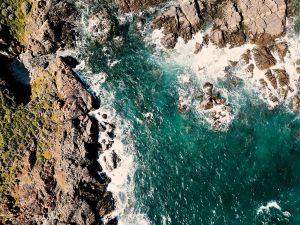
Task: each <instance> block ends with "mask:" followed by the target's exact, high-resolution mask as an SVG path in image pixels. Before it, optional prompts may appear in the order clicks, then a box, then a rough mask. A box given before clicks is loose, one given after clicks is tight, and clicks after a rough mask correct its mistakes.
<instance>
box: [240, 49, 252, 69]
mask: <svg viewBox="0 0 300 225" xmlns="http://www.w3.org/2000/svg"><path fill="white" fill-rule="evenodd" d="M250 59H251V52H250V50H247V52H246V53H244V54H242V55H241V57H240V64H241V65H243V66H244V65H247V64H249V62H250Z"/></svg>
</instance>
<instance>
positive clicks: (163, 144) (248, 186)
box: [88, 28, 300, 225]
mask: <svg viewBox="0 0 300 225" xmlns="http://www.w3.org/2000/svg"><path fill="white" fill-rule="evenodd" d="M133 33H134V32H133V31H132V30H130V28H129V30H125V31H124V34H125V35H126V38H125V45H124V46H123V47H122V48H120V49H117V48H113V47H108V48H107V50H105V51H103V46H100V45H98V44H95V43H93V42H92V43H90V46H89V49H88V54H89V59H90V65H91V66H92V70H93V72H94V73H95V74H97V73H100V72H105V73H107V75H108V77H107V81H106V83H105V84H104V85H103V87H102V88H104V89H105V90H107V91H109V92H113V93H114V95H115V97H114V100H113V102H111V104H112V105H113V107H114V108H115V109H116V111H117V113H118V114H119V115H120V116H121V117H122V118H124V119H125V120H128V121H130V122H131V124H132V130H131V132H132V135H129V134H128V138H132V139H134V141H135V151H136V171H135V175H134V177H133V178H132V179H134V182H135V192H134V193H133V194H134V196H135V200H134V201H133V202H132V204H131V205H130V206H129V207H131V210H134V211H135V212H137V213H142V214H145V215H146V217H147V218H148V221H149V223H150V224H157V225H159V224H173V225H177V224H178V225H183V224H186V225H202V224H203V225H210V224H216V225H227V224H228V225H235V224H236V225H241V224H244V225H251V224H268V225H271V224H272V225H275V224H276V225H283V224H291V225H297V224H300V142H299V140H300V129H299V128H300V120H299V119H298V118H297V115H294V114H292V113H290V112H288V111H287V110H286V109H285V108H284V107H279V108H277V109H276V110H274V111H269V110H268V109H267V107H266V104H265V103H264V102H262V101H260V100H258V99H257V97H253V96H254V95H253V93H252V92H251V91H249V90H246V89H245V88H244V85H243V84H240V85H239V86H237V87H235V88H234V94H232V95H231V94H229V103H230V104H231V106H232V107H233V108H234V110H235V117H234V119H233V121H232V123H231V125H230V127H229V130H228V131H227V132H214V131H212V130H211V129H210V128H209V126H207V124H206V123H205V121H204V120H203V118H201V115H199V114H197V112H196V110H194V109H193V108H192V109H191V110H190V111H189V113H187V114H185V115H182V114H180V113H179V112H178V111H177V100H178V89H179V86H180V85H179V83H178V77H179V76H180V75H181V74H182V73H190V72H189V70H188V69H187V68H182V67H179V66H178V65H176V64H175V63H174V64H172V63H170V62H168V63H167V62H166V61H165V59H164V56H163V55H161V56H157V55H156V56H154V55H155V51H154V49H152V48H151V46H146V45H145V43H143V42H142V41H141V40H140V39H139V38H138V37H137V36H135V35H133ZM104 52H105V53H106V54H104ZM109 60H110V62H112V61H114V60H119V62H118V63H117V64H115V65H114V66H113V67H110V66H108V62H109ZM190 75H191V77H192V78H191V80H192V82H191V83H192V85H191V87H190V88H194V89H195V91H197V87H198V86H199V87H200V86H201V82H199V81H198V80H197V79H196V78H195V77H194V76H193V74H192V73H191V74H190ZM95 76H96V75H95ZM193 77H194V78H193ZM217 86H218V88H221V89H226V90H229V93H230V91H232V93H233V89H232V88H231V87H230V86H228V85H227V84H226V82H223V83H222V82H220V83H219V84H217ZM236 93H239V95H238V97H236ZM194 107H195V106H194ZM237 109H238V110H237ZM131 212H132V211H131ZM131 216H132V217H133V216H134V215H131ZM129 217H130V216H129ZM135 224H139V223H138V222H136V223H135Z"/></svg>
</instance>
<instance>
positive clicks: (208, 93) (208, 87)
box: [203, 82, 214, 98]
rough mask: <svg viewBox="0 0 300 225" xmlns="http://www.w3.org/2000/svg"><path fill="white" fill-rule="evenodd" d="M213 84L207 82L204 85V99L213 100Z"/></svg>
mask: <svg viewBox="0 0 300 225" xmlns="http://www.w3.org/2000/svg"><path fill="white" fill-rule="evenodd" d="M213 88H214V86H213V84H211V83H209V82H207V83H205V84H204V85H203V93H204V98H211V97H212V94H213Z"/></svg>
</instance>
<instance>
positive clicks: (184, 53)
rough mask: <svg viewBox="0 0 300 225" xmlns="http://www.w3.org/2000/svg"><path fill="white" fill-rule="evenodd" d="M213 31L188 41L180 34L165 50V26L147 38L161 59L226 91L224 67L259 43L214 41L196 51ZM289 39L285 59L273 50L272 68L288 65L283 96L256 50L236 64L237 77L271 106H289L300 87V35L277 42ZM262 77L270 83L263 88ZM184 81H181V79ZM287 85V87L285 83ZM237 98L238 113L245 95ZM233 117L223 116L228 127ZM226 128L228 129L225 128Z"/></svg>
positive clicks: (248, 89)
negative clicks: (234, 44)
mask: <svg viewBox="0 0 300 225" xmlns="http://www.w3.org/2000/svg"><path fill="white" fill-rule="evenodd" d="M207 33H208V34H209V33H210V28H209V29H208V30H207V31H204V32H203V31H200V32H198V33H197V34H196V35H195V36H194V37H193V38H192V40H190V41H188V42H187V43H185V42H184V40H183V39H182V38H179V40H178V42H177V44H176V46H175V48H174V49H172V50H166V49H165V48H164V47H163V46H162V45H161V42H160V40H161V38H162V37H163V30H154V31H153V32H152V33H151V35H150V37H148V38H146V41H150V42H151V43H152V44H154V45H155V46H156V50H157V51H156V53H157V54H156V55H157V57H158V60H161V58H162V55H163V56H164V59H165V61H166V62H167V63H170V64H177V65H179V66H181V67H185V68H187V71H191V74H193V75H194V77H196V78H197V79H198V81H199V84H200V85H201V84H204V82H210V83H212V84H214V86H215V87H217V88H218V90H221V91H223V92H224V91H225V92H226V91H227V90H225V89H224V88H223V87H218V85H219V83H220V82H219V81H220V80H223V81H225V80H226V79H227V78H226V76H225V75H226V71H225V68H226V67H227V66H229V65H230V64H231V63H232V62H239V61H240V58H241V56H242V55H243V54H244V53H246V52H247V50H252V49H253V48H254V47H256V46H255V45H254V44H245V45H243V46H240V47H234V48H230V47H229V46H227V47H225V48H218V47H216V46H215V45H213V44H212V43H209V44H208V45H207V46H206V45H204V46H203V48H202V49H201V51H200V52H199V53H198V54H195V53H194V52H195V48H196V43H202V42H203V38H204V36H205V34H207ZM283 41H285V42H287V43H288V46H289V53H288V54H287V56H286V57H285V61H284V62H281V61H280V59H279V55H278V53H277V52H274V51H273V52H272V54H273V55H274V57H275V58H276V60H277V64H276V65H275V66H273V67H271V68H270V69H272V70H273V69H285V70H286V72H287V73H288V75H289V78H290V85H289V86H290V90H289V91H288V94H287V96H283V95H282V94H281V93H280V91H279V90H278V89H274V88H273V87H272V86H271V85H270V83H269V81H268V80H267V79H266V77H265V73H266V71H262V70H259V69H258V68H257V67H256V65H255V62H254V59H253V53H252V52H251V60H250V63H248V64H247V65H242V64H241V63H238V64H237V65H236V66H235V67H234V76H235V77H236V78H238V79H241V80H243V81H244V85H245V90H247V91H248V92H249V94H251V95H252V96H254V98H257V99H261V100H263V101H265V102H266V105H267V107H268V108H269V109H273V108H275V107H276V106H277V105H278V104H282V105H284V106H285V107H286V108H289V104H290V99H291V97H293V96H294V95H295V94H296V93H297V91H298V90H299V84H298V83H299V74H297V73H296V70H295V61H296V60H297V59H300V37H299V35H295V34H292V33H291V32H289V33H288V35H286V36H285V37H283V38H281V39H278V40H277V42H283ZM250 64H253V65H254V71H253V74H251V73H249V72H246V69H247V66H249V65H250ZM261 79H264V80H265V81H266V82H267V83H268V88H262V85H261ZM181 83H182V81H181ZM286 88H288V87H286ZM179 94H180V96H184V94H183V93H182V89H181V88H180V89H179ZM228 95H230V96H232V95H236V93H234V88H233V89H232V90H230V93H228ZM270 95H272V96H275V97H276V98H277V99H278V101H272V99H271V97H270ZM235 100H237V101H236V102H229V104H230V105H231V106H233V107H232V108H233V111H234V114H236V113H237V110H236V109H238V108H239V104H240V102H241V101H242V97H241V96H240V97H239V98H236V97H235ZM195 109H196V110H198V111H199V113H200V114H201V115H203V116H205V115H206V114H207V113H205V112H203V111H201V109H200V108H199V107H196V108H195ZM205 119H206V121H207V122H208V123H210V124H211V122H212V121H210V119H209V118H208V117H207V116H206V118H205ZM232 119H234V115H226V116H225V117H223V121H222V122H224V125H225V127H228V125H229V124H230V123H231V121H232ZM225 130H226V129H225Z"/></svg>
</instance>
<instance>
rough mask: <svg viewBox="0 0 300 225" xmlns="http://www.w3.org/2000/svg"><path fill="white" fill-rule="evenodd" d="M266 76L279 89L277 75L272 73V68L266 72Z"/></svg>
mask: <svg viewBox="0 0 300 225" xmlns="http://www.w3.org/2000/svg"><path fill="white" fill-rule="evenodd" d="M265 76H266V78H267V80H268V81H269V82H270V84H271V85H272V87H273V88H274V89H277V87H278V86H277V80H276V77H275V76H274V74H273V73H272V71H271V70H268V71H267V72H266V73H265Z"/></svg>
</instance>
